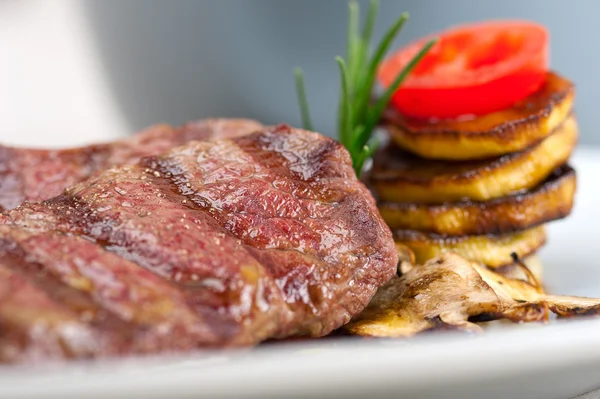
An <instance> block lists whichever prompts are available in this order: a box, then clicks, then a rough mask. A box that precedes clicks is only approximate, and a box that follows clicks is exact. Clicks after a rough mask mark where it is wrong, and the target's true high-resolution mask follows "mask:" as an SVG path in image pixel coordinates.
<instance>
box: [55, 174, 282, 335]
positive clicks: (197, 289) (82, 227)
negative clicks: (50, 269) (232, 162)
mask: <svg viewBox="0 0 600 399" xmlns="http://www.w3.org/2000/svg"><path fill="white" fill-rule="evenodd" d="M107 177H108V178H107ZM89 183H90V184H89V185H86V186H85V187H83V188H82V189H81V190H78V189H73V190H69V191H68V192H67V193H66V194H64V195H62V196H61V197H58V198H56V199H53V200H50V201H49V202H48V205H49V206H50V208H51V209H52V210H53V211H54V212H55V213H56V214H57V215H60V217H62V218H64V219H67V220H68V221H69V225H70V227H71V231H72V232H75V233H77V234H82V235H85V236H88V237H90V238H92V239H93V240H95V241H96V242H97V243H99V244H101V245H103V246H104V247H105V248H106V249H107V250H108V251H111V252H113V253H115V254H117V255H119V256H121V257H124V258H126V259H129V260H131V261H133V262H135V263H137V264H139V265H141V266H143V267H145V268H146V269H148V270H150V271H152V272H153V273H156V274H157V275H160V276H162V277H164V278H167V279H169V280H171V281H172V282H173V283H174V284H176V285H178V286H180V287H184V288H185V289H186V300H187V303H188V305H189V306H191V307H192V308H193V309H194V310H195V311H196V312H198V313H199V314H201V315H202V316H203V319H206V320H207V321H208V322H207V325H209V326H211V327H212V328H213V329H214V334H215V335H218V336H219V337H220V339H221V340H222V342H223V343H228V344H236V345H237V344H244V343H246V342H247V341H251V342H252V341H254V340H256V338H255V336H256V335H259V336H260V335H262V334H267V335H268V334H270V333H271V332H272V331H273V330H274V329H275V325H274V324H275V323H266V322H265V323H246V324H247V325H248V326H246V325H245V324H240V320H247V321H249V320H254V319H261V318H262V319H265V320H268V319H269V318H272V316H270V314H269V308H270V306H269V305H268V304H270V303H272V304H274V305H277V303H278V302H281V297H280V295H278V292H277V289H276V287H275V286H273V283H272V281H270V278H269V276H265V272H264V270H263V267H262V266H261V265H260V264H259V263H258V262H256V260H255V259H254V258H253V257H251V256H250V255H249V254H248V253H247V252H246V251H245V249H244V247H243V246H242V245H241V242H239V240H237V239H236V238H232V237H231V236H230V235H229V234H226V233H227V232H226V231H225V230H224V229H222V228H221V227H220V226H219V225H218V224H216V223H215V221H214V220H213V219H212V218H211V217H210V216H208V215H206V214H204V213H191V212H190V208H189V207H188V206H186V204H184V203H183V197H180V196H178V194H176V193H173V192H172V190H171V184H170V183H169V182H168V181H165V180H163V179H160V178H157V177H156V176H154V174H153V173H148V172H147V171H146V170H145V169H144V168H140V167H136V166H130V167H126V168H121V169H118V170H109V171H107V172H106V173H105V174H104V175H103V176H100V177H98V178H92V179H91V180H90V182H89ZM140 188H141V190H140ZM125 201H126V202H128V204H127V205H126V206H123V203H124V202H125ZM140 210H141V211H140ZM207 247H210V248H207ZM273 308H274V309H277V306H274V307H273ZM224 309H226V310H227V314H226V315H227V316H228V317H224ZM282 327H284V328H285V325H283V326H282ZM254 328H259V330H258V331H253V330H252V329H254ZM240 329H241V330H242V331H240ZM263 330H268V331H266V332H263ZM239 339H241V340H242V341H241V342H238V341H237V340H239Z"/></svg>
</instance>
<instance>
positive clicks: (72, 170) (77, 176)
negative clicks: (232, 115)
mask: <svg viewBox="0 0 600 399" xmlns="http://www.w3.org/2000/svg"><path fill="white" fill-rule="evenodd" d="M261 128H262V125H261V124H259V123H258V122H255V121H253V120H249V119H207V120H201V121H197V122H192V123H188V124H186V125H184V126H181V127H179V128H173V127H171V126H168V125H157V126H153V127H150V128H148V129H146V130H144V131H142V132H140V133H138V134H137V135H135V136H133V137H131V138H128V139H125V140H121V141H116V142H112V143H108V144H98V145H91V146H88V147H82V148H72V149H67V150H39V149H25V148H12V147H2V146H0V210H6V209H12V208H14V207H16V206H17V205H19V204H21V203H22V202H23V201H25V200H28V201H43V200H45V199H48V198H52V197H54V196H56V195H58V194H60V193H61V192H62V191H63V190H64V189H65V188H67V187H69V186H71V185H73V184H75V183H78V182H80V181H82V180H84V179H86V178H87V177H89V176H91V174H92V173H94V172H96V171H98V170H102V169H106V168H108V167H111V166H115V165H123V164H133V163H136V162H137V161H138V160H139V159H140V158H142V157H145V156H149V155H157V154H160V153H162V152H165V151H167V150H169V149H171V148H173V147H177V146H179V145H182V144H185V143H187V142H189V141H191V140H206V139H210V138H220V137H223V138H226V137H235V136H239V135H243V134H248V133H252V132H254V131H257V130H260V129H261Z"/></svg>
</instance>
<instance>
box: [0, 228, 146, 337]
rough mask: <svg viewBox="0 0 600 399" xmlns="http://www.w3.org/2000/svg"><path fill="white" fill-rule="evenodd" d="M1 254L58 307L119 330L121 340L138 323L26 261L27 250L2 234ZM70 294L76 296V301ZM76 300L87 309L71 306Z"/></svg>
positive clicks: (96, 324) (4, 261)
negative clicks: (121, 316) (127, 319)
mask: <svg viewBox="0 0 600 399" xmlns="http://www.w3.org/2000/svg"><path fill="white" fill-rule="evenodd" d="M46 234H49V233H46ZM0 254H2V262H1V263H2V265H3V266H4V267H6V268H7V269H9V270H11V271H12V272H13V273H16V274H18V275H20V276H21V277H22V278H23V279H25V280H26V281H28V282H29V283H30V284H32V285H33V286H35V287H37V288H38V289H40V290H41V291H42V292H44V293H45V294H46V295H47V296H48V297H49V298H50V299H51V300H52V301H53V302H55V303H56V304H59V305H60V307H61V308H64V309H65V308H66V309H68V310H70V311H73V312H74V313H76V314H78V315H79V317H80V320H79V321H80V322H81V323H84V324H88V325H91V326H93V327H95V328H98V329H99V330H100V331H105V332H109V333H110V332H118V336H119V338H120V340H123V341H131V339H132V337H133V336H134V333H135V329H136V328H137V327H138V326H136V325H135V324H132V323H129V322H126V321H124V320H122V319H121V318H119V317H118V316H117V315H115V314H114V313H113V312H112V311H111V310H110V309H108V308H104V307H101V306H100V305H99V304H98V303H97V302H96V301H95V300H94V297H93V295H92V294H91V293H89V292H85V291H81V290H78V289H76V288H74V287H72V286H70V285H68V284H67V283H65V282H63V281H61V280H60V279H59V278H58V277H57V276H56V275H55V274H54V273H53V272H51V271H48V270H47V268H45V267H44V266H43V264H40V263H37V262H30V261H28V260H27V254H26V252H25V251H24V250H23V248H22V247H21V246H20V245H19V244H18V243H16V242H14V241H9V240H7V239H5V238H2V239H0ZM73 298H77V299H76V300H75V302H74V301H73ZM76 303H79V306H78V307H79V308H81V305H85V307H86V310H85V311H82V309H79V310H78V309H76V308H75V307H74V305H75V304H76ZM87 311H92V314H90V315H89V317H90V318H89V320H88V319H86V317H88V316H87V314H88V313H87ZM84 316H85V317H84ZM113 345H114V343H113Z"/></svg>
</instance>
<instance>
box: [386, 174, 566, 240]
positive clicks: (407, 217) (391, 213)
mask: <svg viewBox="0 0 600 399" xmlns="http://www.w3.org/2000/svg"><path fill="white" fill-rule="evenodd" d="M576 186H577V178H576V175H575V171H574V170H573V168H571V167H570V166H568V165H565V166H561V167H559V168H557V169H555V170H554V171H553V172H552V174H551V175H550V177H549V178H548V179H547V180H546V181H544V182H543V183H542V184H541V185H539V186H537V187H536V188H534V189H533V190H531V191H526V192H522V193H518V194H513V195H509V196H507V197H502V198H497V199H493V200H490V201H485V202H474V201H460V202H450V203H444V204H441V205H430V204H416V203H396V202H380V203H379V204H378V208H379V212H380V213H381V215H382V216H383V219H384V220H385V221H386V223H387V224H388V226H390V228H391V229H392V230H398V229H401V230H418V231H427V232H431V233H436V234H441V235H447V236H464V235H476V234H500V233H509V232H513V231H517V230H523V229H527V228H530V227H534V226H538V225H540V224H543V223H547V222H549V221H552V220H557V219H561V218H564V217H566V216H568V215H569V213H571V209H572V207H573V198H574V196H575V190H576Z"/></svg>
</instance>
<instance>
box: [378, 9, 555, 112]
mask: <svg viewBox="0 0 600 399" xmlns="http://www.w3.org/2000/svg"><path fill="white" fill-rule="evenodd" d="M436 36H438V37H439V41H438V43H436V45H435V46H433V47H432V48H431V50H430V51H429V53H428V54H427V55H426V56H425V57H424V58H423V60H422V61H421V63H420V64H419V65H417V67H416V68H415V69H414V70H413V71H412V73H411V74H410V75H409V76H408V77H407V78H406V80H405V81H404V82H403V83H402V85H401V86H400V89H399V90H398V91H397V92H396V93H395V94H394V97H393V98H392V104H393V105H394V106H395V107H396V108H398V110H399V111H400V112H402V113H403V114H405V115H407V116H412V117H417V118H431V117H436V118H455V117H458V116H461V115H468V114H474V115H482V114H486V113H490V112H493V111H498V110H501V109H504V108H508V107H510V106H511V105H512V104H514V103H515V102H517V101H519V100H522V99H524V98H526V97H527V96H529V95H530V94H532V93H533V92H535V91H536V90H538V89H539V88H540V86H541V85H542V84H543V82H544V79H545V76H546V71H547V70H548V32H547V31H546V29H545V28H544V27H543V26H541V25H538V24H535V23H532V22H526V21H493V22H484V23H479V24H473V25H464V26H460V27H458V28H455V29H451V30H448V31H446V32H442V33H440V34H438V35H436ZM429 39H430V38H429V37H428V38H424V39H420V40H418V41H416V42H414V43H412V44H410V45H408V46H407V47H405V48H403V49H401V50H399V51H398V52H396V53H395V54H394V55H392V56H391V57H390V58H388V59H386V60H385V61H384V62H383V63H382V65H381V67H380V69H379V72H378V79H379V82H380V83H381V84H382V85H383V86H384V87H387V86H388V85H390V84H391V83H392V82H393V80H394V78H395V77H396V75H397V74H398V73H399V72H400V71H401V70H402V68H403V67H404V66H405V65H406V64H407V63H408V62H409V61H410V60H411V59H412V58H413V57H414V56H415V55H416V54H417V52H418V51H419V50H420V49H421V48H422V47H423V45H424V44H425V43H426V42H427V40H429Z"/></svg>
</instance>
